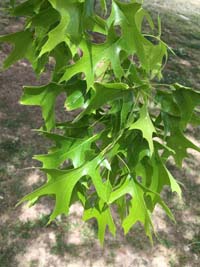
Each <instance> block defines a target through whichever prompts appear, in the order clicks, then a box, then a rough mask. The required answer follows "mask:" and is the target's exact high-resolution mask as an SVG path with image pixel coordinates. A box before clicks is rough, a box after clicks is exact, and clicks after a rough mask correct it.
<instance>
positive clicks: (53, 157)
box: [34, 132, 100, 169]
mask: <svg viewBox="0 0 200 267" xmlns="http://www.w3.org/2000/svg"><path fill="white" fill-rule="evenodd" d="M43 134H44V135H45V136H46V137H47V138H49V139H50V140H52V141H54V142H55V143H56V146H55V147H53V148H52V149H51V151H50V152H49V153H48V154H47V155H37V156H35V157H34V158H35V159H37V160H39V161H41V162H42V163H43V168H47V169H48V168H58V167H60V165H61V164H62V163H63V162H64V161H66V160H67V159H70V160H72V162H73V166H74V168H78V167H80V166H81V165H83V164H84V163H86V162H87V161H88V160H89V158H90V154H91V151H92V149H91V144H92V143H93V142H94V141H96V140H97V139H99V137H100V136H99V135H94V136H92V137H88V136H86V137H85V138H84V139H80V138H71V137H66V136H62V135H57V134H51V133H48V132H43Z"/></svg>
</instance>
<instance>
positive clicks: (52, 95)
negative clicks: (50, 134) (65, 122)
mask: <svg viewBox="0 0 200 267" xmlns="http://www.w3.org/2000/svg"><path fill="white" fill-rule="evenodd" d="M62 90H63V87H62V86H61V85H57V84H55V83H50V84H47V85H43V86H34V87H32V86H30V87H28V86H27V87H24V93H23V96H22V97H21V100H20V103H21V104H23V105H30V106H32V105H33V106H34V105H36V106H41V108H42V115H43V118H44V121H45V126H46V129H47V131H50V130H51V129H52V128H53V127H54V126H55V114H54V108H55V101H56V97H57V96H58V95H59V94H60V93H61V91H62Z"/></svg>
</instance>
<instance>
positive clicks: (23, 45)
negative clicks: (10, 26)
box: [0, 30, 35, 69]
mask: <svg viewBox="0 0 200 267" xmlns="http://www.w3.org/2000/svg"><path fill="white" fill-rule="evenodd" d="M1 42H6V43H10V44H12V45H13V46H14V48H13V50H12V52H11V53H10V55H9V56H8V57H7V58H6V60H5V61H4V63H3V68H4V69H7V68H9V67H10V66H11V65H12V64H14V63H16V62H17V61H18V60H20V59H28V60H29V61H30V62H31V63H32V64H34V60H35V48H34V44H33V35H32V33H31V32H30V31H29V30H25V31H21V32H17V33H12V34H8V35H2V36H0V43H1Z"/></svg>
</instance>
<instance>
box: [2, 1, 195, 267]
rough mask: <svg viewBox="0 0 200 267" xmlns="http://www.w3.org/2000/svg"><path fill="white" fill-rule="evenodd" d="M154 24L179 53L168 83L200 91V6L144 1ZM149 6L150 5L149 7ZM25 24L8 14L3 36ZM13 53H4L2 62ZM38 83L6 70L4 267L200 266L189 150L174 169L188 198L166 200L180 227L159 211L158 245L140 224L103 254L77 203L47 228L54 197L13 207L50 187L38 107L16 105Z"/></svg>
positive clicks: (24, 71)
mask: <svg viewBox="0 0 200 267" xmlns="http://www.w3.org/2000/svg"><path fill="white" fill-rule="evenodd" d="M145 2H146V3H145V4H146V5H147V8H148V9H149V10H150V12H151V13H152V14H153V16H154V17H155V18H156V15H157V13H159V14H160V16H161V18H162V21H163V23H162V24H163V39H164V40H165V41H166V42H167V43H168V44H169V45H170V46H171V47H172V48H173V49H174V51H175V53H176V55H177V56H172V55H170V58H169V63H168V65H167V68H166V70H165V74H164V77H165V78H164V82H173V81H178V82H180V83H182V84H185V85H188V86H194V87H195V88H197V89H200V67H199V59H200V0H188V1H184V0H176V1H173V0H168V1H167V0H162V1H161V0H152V1H145ZM150 2H151V3H150ZM21 25H22V23H21V21H20V20H19V19H18V20H13V19H10V18H8V17H6V16H5V15H3V13H2V10H1V9H0V34H4V33H8V32H14V31H16V30H17V29H18V28H20V27H21ZM8 52H9V47H8V46H5V45H3V46H1V47H0V64H1V62H2V61H3V59H4V58H5V57H6V55H7V54H8ZM47 81H48V74H45V75H43V77H42V78H41V79H40V80H39V81H38V80H37V79H36V77H35V75H34V73H33V72H32V70H31V68H30V66H29V65H28V64H27V63H26V62H25V61H22V62H19V63H17V64H15V66H13V67H12V68H11V69H9V70H7V71H5V72H0V124H1V128H0V136H1V137H0V151H1V153H0V267H58V266H59V267H80V266H84V267H144V266H147V267H199V266H200V263H199V262H200V207H199V201H200V164H199V163H200V155H199V154H197V153H196V152H194V151H190V152H191V153H190V157H189V158H188V159H186V160H185V161H184V166H183V169H182V170H178V169H176V168H174V167H173V166H170V169H171V171H172V172H173V174H174V176H176V178H177V179H178V180H179V181H180V182H182V183H183V185H184V186H183V199H182V200H180V199H178V197H177V196H176V195H175V194H171V193H170V192H168V191H167V190H166V191H165V192H164V198H165V199H166V201H167V203H168V205H169V206H170V208H171V209H172V211H173V213H174V215H175V218H176V220H177V224H176V225H174V224H173V223H172V222H170V221H169V220H168V218H166V216H165V214H164V213H163V212H162V210H161V209H159V207H158V208H157V209H156V211H155V214H154V222H155V229H156V231H157V234H158V239H155V242H154V246H151V245H150V243H149V241H148V239H147V238H146V237H145V235H144V232H143V229H142V228H141V226H140V225H136V227H134V229H133V230H132V231H131V232H130V233H129V234H128V235H127V236H126V237H124V236H123V233H122V231H119V232H118V234H117V236H116V237H115V238H113V237H111V236H110V235H107V237H106V240H105V246H104V247H103V248H102V247H101V246H100V245H99V243H98V241H97V240H96V238H95V237H96V226H95V224H94V223H83V222H82V221H81V216H80V214H81V207H80V206H79V205H74V206H73V207H72V208H71V212H70V216H69V217H68V218H65V217H59V218H57V219H56V220H55V222H53V223H52V224H51V225H49V226H45V225H46V223H47V220H48V215H49V214H50V212H51V209H52V206H53V202H51V201H50V200H49V199H48V198H43V199H41V201H40V202H39V203H38V204H37V205H35V206H33V207H31V208H28V207H27V206H26V205H25V204H24V205H21V206H19V207H17V208H16V207H15V204H16V203H17V201H18V200H19V199H20V198H21V197H22V196H24V195H25V194H26V193H28V192H30V191H32V190H33V189H35V188H36V187H37V186H38V185H40V184H42V183H43V182H44V179H45V178H44V177H43V176H42V174H41V173H40V172H39V171H36V170H34V169H31V168H30V167H31V166H35V165H37V162H35V161H34V160H33V159H32V156H33V155H34V154H36V153H37V154H39V153H41V152H44V151H45V145H46V144H45V142H44V140H43V139H42V137H40V136H38V135H37V134H36V133H35V132H34V131H32V130H31V129H34V128H37V127H38V126H39V125H40V124H41V113H40V110H39V109H37V108H36V107H26V106H20V105H19V104H18V101H19V98H20V95H21V92H22V91H21V88H22V86H23V85H33V84H38V83H45V82H47ZM188 135H189V136H190V138H191V139H192V140H193V141H194V142H195V143H197V144H198V145H200V127H198V128H197V129H196V130H194V129H192V128H190V129H188Z"/></svg>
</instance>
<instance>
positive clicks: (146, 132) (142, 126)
mask: <svg viewBox="0 0 200 267" xmlns="http://www.w3.org/2000/svg"><path fill="white" fill-rule="evenodd" d="M135 129H137V130H140V131H141V132H142V135H143V137H144V139H146V140H147V142H148V144H149V149H150V152H151V154H153V151H154V145H153V138H152V136H153V133H155V132H156V130H155V128H154V125H153V123H152V121H151V119H150V116H149V113H148V110H147V105H146V104H144V105H143V107H142V108H141V110H140V117H139V119H138V120H137V121H136V122H134V123H133V124H132V125H131V126H130V128H129V130H135Z"/></svg>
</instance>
